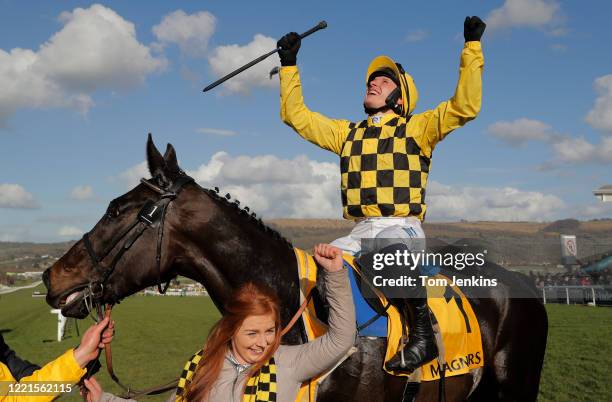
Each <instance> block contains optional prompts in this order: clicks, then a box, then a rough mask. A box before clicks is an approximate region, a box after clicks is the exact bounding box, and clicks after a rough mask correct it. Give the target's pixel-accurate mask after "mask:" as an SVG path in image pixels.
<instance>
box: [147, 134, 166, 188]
mask: <svg viewBox="0 0 612 402" xmlns="http://www.w3.org/2000/svg"><path fill="white" fill-rule="evenodd" d="M147 164H148V165H149V172H150V173H151V177H153V179H155V180H156V181H157V184H159V185H160V186H161V187H165V186H166V185H168V179H167V178H166V174H165V171H166V161H165V160H164V157H163V156H162V155H161V154H160V153H159V151H158V150H157V147H156V146H155V144H154V143H153V137H152V136H151V133H149V137H148V139H147Z"/></svg>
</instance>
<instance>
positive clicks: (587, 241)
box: [0, 219, 612, 273]
mask: <svg viewBox="0 0 612 402" xmlns="http://www.w3.org/2000/svg"><path fill="white" fill-rule="evenodd" d="M266 223H267V224H268V225H270V226H271V227H273V228H274V229H276V230H278V231H279V232H281V234H282V235H283V236H285V237H286V238H287V239H288V240H289V241H291V242H292V243H293V244H294V245H295V246H296V247H300V248H304V249H310V248H312V246H313V245H314V244H316V243H320V242H330V241H332V240H334V239H336V238H338V237H342V236H345V235H346V234H348V233H349V231H350V230H351V228H352V227H353V226H354V223H353V222H350V221H345V220H336V219H272V220H268V221H266ZM424 229H425V233H426V234H427V237H428V239H429V240H428V241H429V244H435V243H436V240H437V239H439V240H442V241H444V242H446V243H457V244H468V245H472V246H477V247H481V248H485V249H487V251H488V257H489V258H490V259H492V260H493V261H495V262H498V263H500V264H502V265H505V266H524V265H529V266H534V265H545V266H550V265H552V266H555V265H557V264H559V263H560V259H561V247H560V241H559V235H560V234H575V235H576V237H577V243H578V258H579V259H588V257H590V256H593V255H598V254H602V253H605V252H609V251H612V219H604V220H594V221H577V220H570V219H565V220H560V221H556V222H544V223H538V222H452V223H426V224H425V225H424ZM73 243H74V242H63V243H4V242H0V273H1V272H7V271H28V270H38V269H42V268H46V267H47V266H49V265H51V264H52V263H53V262H54V261H55V260H56V259H57V258H59V257H60V256H61V255H63V254H64V253H65V252H66V251H67V250H68V249H69V248H70V246H72V244H73Z"/></svg>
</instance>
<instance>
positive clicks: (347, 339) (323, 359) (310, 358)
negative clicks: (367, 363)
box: [279, 245, 357, 382]
mask: <svg viewBox="0 0 612 402" xmlns="http://www.w3.org/2000/svg"><path fill="white" fill-rule="evenodd" d="M315 259H316V260H317V262H319V264H321V265H322V266H323V268H325V271H326V272H324V275H323V280H324V281H325V288H326V295H327V302H328V303H329V320H328V321H329V329H328V331H327V333H325V335H323V336H321V337H319V338H317V339H315V340H314V341H312V342H309V343H307V344H304V345H295V346H285V347H283V348H282V350H279V364H281V363H282V364H283V365H286V366H287V367H290V368H291V370H292V374H291V376H292V377H293V378H294V379H295V380H296V381H299V382H303V381H306V380H308V379H310V378H312V377H314V376H316V375H318V374H320V373H322V372H324V371H325V370H328V369H329V368H331V367H333V366H334V365H335V364H337V363H338V361H339V360H340V359H341V358H342V357H343V356H344V355H345V354H346V353H347V352H348V350H349V349H350V348H351V346H353V344H354V342H355V336H356V333H357V328H356V324H355V304H354V303H353V296H352V293H351V286H350V283H349V277H348V272H347V270H346V268H343V267H342V264H343V260H342V251H341V250H340V249H337V248H335V247H332V246H330V245H318V246H317V247H315ZM326 264H328V266H326ZM332 265H334V266H335V267H336V268H337V267H340V268H339V269H337V270H336V269H328V268H329V267H331V266H332Z"/></svg>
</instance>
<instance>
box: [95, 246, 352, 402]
mask: <svg viewBox="0 0 612 402" xmlns="http://www.w3.org/2000/svg"><path fill="white" fill-rule="evenodd" d="M314 258H315V259H316V261H317V262H318V263H319V264H320V265H321V266H322V267H323V268H324V270H325V273H324V275H323V278H324V281H325V288H326V295H327V301H328V303H329V306H330V310H329V329H328V331H327V333H326V334H325V335H323V336H321V337H319V338H317V339H315V340H314V341H312V342H309V343H306V344H303V345H291V346H289V345H280V338H281V321H280V311H279V309H280V302H279V300H278V298H277V296H276V294H275V293H274V291H272V290H271V289H270V288H268V287H267V286H265V285H259V284H255V283H246V284H244V285H243V286H241V287H240V288H238V289H237V290H236V291H235V292H234V294H233V296H232V297H231V298H230V299H229V301H228V302H227V304H226V306H225V314H224V315H223V317H222V318H221V319H220V320H219V321H218V322H217V323H216V324H215V325H214V326H213V328H212V329H211V331H210V333H209V335H208V339H207V340H206V343H205V345H204V348H203V349H202V351H201V352H200V353H198V354H196V355H195V356H194V357H193V358H192V359H191V360H190V361H189V362H188V363H187V365H186V366H185V370H184V371H183V375H182V376H181V380H180V381H179V387H178V389H177V392H176V393H175V395H173V396H172V398H171V399H170V400H174V401H181V402H191V401H198V402H200V401H206V402H241V401H242V402H244V401H249V402H251V401H253V402H255V401H277V402H293V401H294V400H295V397H296V395H297V392H298V390H299V387H300V384H301V383H302V382H304V381H307V380H309V379H310V378H312V377H314V376H316V375H318V374H321V373H322V372H324V371H325V370H327V369H329V368H331V367H333V366H334V365H335V364H337V363H338V361H339V360H340V359H341V358H342V357H343V356H344V355H345V354H346V353H347V352H348V350H349V349H350V347H351V346H352V345H353V343H354V340H355V336H356V326H355V308H354V304H353V298H352V294H351V287H350V284H349V279H348V273H347V271H346V269H344V268H343V260H342V251H341V250H340V249H338V248H336V247H333V246H331V245H329V244H318V245H317V246H315V249H314ZM85 385H86V387H87V389H88V390H89V394H88V397H87V399H88V401H89V402H99V401H102V402H120V401H125V400H124V399H121V398H118V397H116V396H113V395H111V394H108V393H102V389H101V387H100V385H99V384H98V383H97V382H96V381H95V379H91V380H87V381H86V382H85Z"/></svg>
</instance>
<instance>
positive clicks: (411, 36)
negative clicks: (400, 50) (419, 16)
mask: <svg viewBox="0 0 612 402" xmlns="http://www.w3.org/2000/svg"><path fill="white" fill-rule="evenodd" d="M428 36H429V32H428V31H426V30H424V29H416V30H414V31H412V32H410V33H408V35H406V42H420V41H422V40H423V39H425V38H427V37H428Z"/></svg>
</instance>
